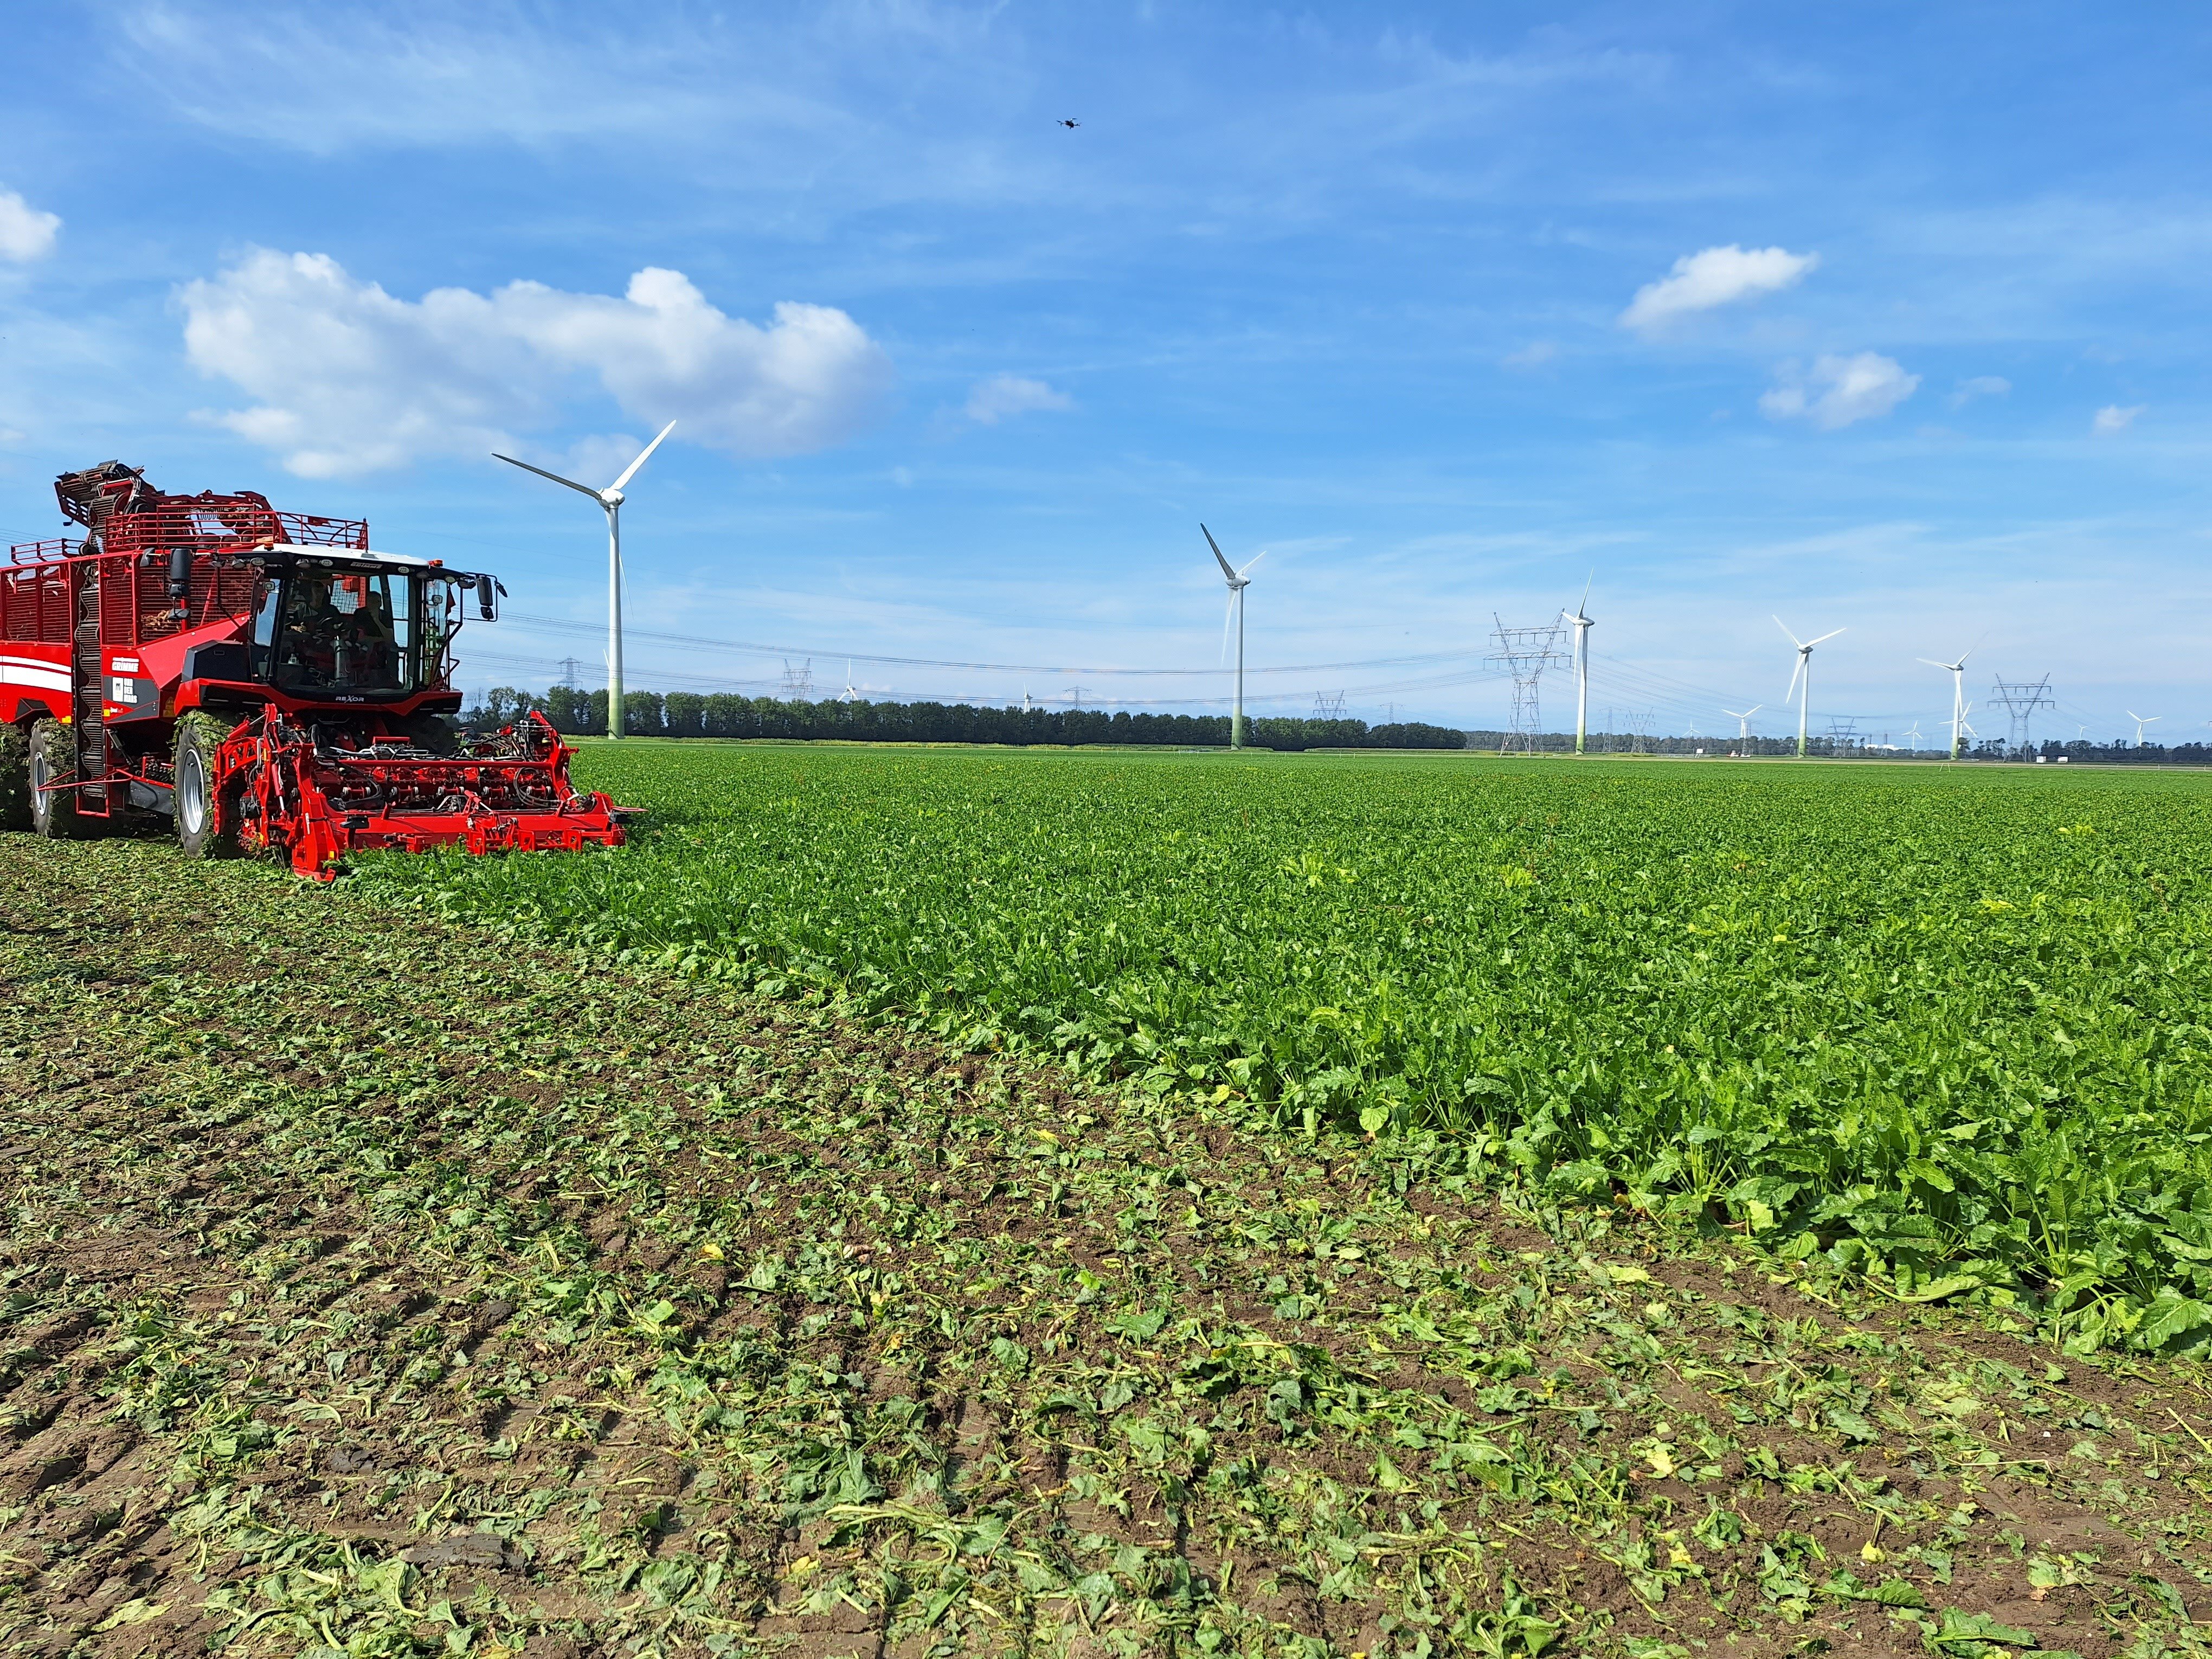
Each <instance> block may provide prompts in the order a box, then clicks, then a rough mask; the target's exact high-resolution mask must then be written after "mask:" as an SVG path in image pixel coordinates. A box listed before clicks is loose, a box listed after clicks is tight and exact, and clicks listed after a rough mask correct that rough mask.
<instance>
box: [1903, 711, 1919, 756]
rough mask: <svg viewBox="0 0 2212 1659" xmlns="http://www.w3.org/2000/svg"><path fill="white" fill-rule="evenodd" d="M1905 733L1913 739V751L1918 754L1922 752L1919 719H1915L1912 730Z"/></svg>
mask: <svg viewBox="0 0 2212 1659" xmlns="http://www.w3.org/2000/svg"><path fill="white" fill-rule="evenodd" d="M1905 736H1906V737H1907V738H1911V742H1912V752H1913V753H1914V754H1916V755H1917V754H1918V753H1919V752H1920V722H1919V721H1918V720H1915V721H1913V722H1912V729H1911V731H1910V732H1906V733H1905Z"/></svg>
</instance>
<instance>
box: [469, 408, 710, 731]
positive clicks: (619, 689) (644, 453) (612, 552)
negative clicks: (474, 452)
mask: <svg viewBox="0 0 2212 1659" xmlns="http://www.w3.org/2000/svg"><path fill="white" fill-rule="evenodd" d="M675 430H676V422H673V421H671V422H669V423H668V424H667V425H666V426H664V427H663V428H660V437H659V438H655V439H654V440H653V441H652V442H651V443H649V444H647V446H646V447H644V448H643V449H641V450H640V451H639V452H638V457H637V459H635V460H634V461H632V462H631V463H630V464H629V465H628V466H626V467H624V468H623V473H622V477H619V478H617V479H616V480H615V481H614V482H613V483H611V484H609V485H608V486H607V487H606V488H605V489H592V487H591V486H590V485H589V484H580V483H577V482H576V481H575V480H574V478H564V477H562V476H561V475H560V474H559V473H557V472H548V471H546V470H545V469H544V467H542V466H532V465H531V464H530V463H529V462H527V461H518V460H516V459H514V457H513V456H512V455H502V454H501V453H499V452H498V451H497V450H494V451H493V452H492V458H493V459H495V460H501V461H505V462H506V463H507V465H509V466H519V467H520V468H521V469H522V470H523V471H525V472H535V473H536V474H537V475H538V477H541V478H550V479H552V480H553V482H554V483H556V484H566V485H568V488H569V489H573V490H575V491H576V492H578V493H579V494H580V495H589V496H590V497H591V498H592V500H593V501H597V502H598V503H599V505H600V507H603V508H604V509H605V512H606V515H607V736H608V737H609V738H619V737H621V736H622V734H623V637H622V590H623V568H622V506H623V488H624V487H625V486H626V485H627V484H628V483H629V481H630V480H631V479H632V478H635V477H637V470H638V468H640V467H641V466H643V465H645V463H646V461H647V459H648V458H649V457H650V456H651V455H652V453H653V451H654V450H656V449H658V448H659V447H660V441H661V438H665V437H666V436H667V435H669V434H670V433H671V432H673V431H675Z"/></svg>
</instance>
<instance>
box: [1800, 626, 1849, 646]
mask: <svg viewBox="0 0 2212 1659" xmlns="http://www.w3.org/2000/svg"><path fill="white" fill-rule="evenodd" d="M1845 631H1846V630H1845V629H1840V628H1832V629H1829V630H1828V631H1827V632H1826V633H1825V634H1823V635H1820V639H1818V640H1808V641H1805V643H1806V644H1807V645H1808V646H1811V645H1818V644H1820V641H1821V640H1832V639H1833V638H1835V637H1836V635H1838V634H1841V633H1844V632H1845Z"/></svg>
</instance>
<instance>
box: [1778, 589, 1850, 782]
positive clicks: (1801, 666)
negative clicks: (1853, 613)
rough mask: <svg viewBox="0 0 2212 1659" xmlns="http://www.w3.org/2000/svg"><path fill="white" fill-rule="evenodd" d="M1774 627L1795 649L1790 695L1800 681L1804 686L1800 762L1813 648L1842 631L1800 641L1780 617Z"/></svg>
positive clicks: (1809, 701)
mask: <svg viewBox="0 0 2212 1659" xmlns="http://www.w3.org/2000/svg"><path fill="white" fill-rule="evenodd" d="M1774 625H1775V626H1776V627H1777V628H1778V629H1781V630H1782V631H1783V632H1784V634H1789V635H1790V644H1792V645H1794V646H1796V647H1797V666H1796V667H1795V668H1794V669H1792V670H1790V696H1794V695H1795V694H1796V691H1797V689H1798V685H1799V683H1800V682H1801V681H1802V683H1803V685H1804V696H1802V697H1800V698H1799V699H1798V703H1797V757H1798V759H1800V760H1802V759H1804V757H1805V716H1806V713H1807V711H1808V709H1809V708H1811V707H1812V704H1813V647H1814V646H1816V645H1820V644H1823V643H1825V642H1826V641H1829V640H1832V639H1833V638H1835V637H1836V635H1838V634H1840V633H1842V632H1843V631H1844V630H1843V629H1840V628H1832V629H1829V630H1828V631H1827V632H1826V633H1825V634H1823V635H1820V638H1819V639H1817V640H1801V639H1799V638H1798V637H1797V636H1796V635H1795V634H1790V624H1789V623H1785V622H1784V621H1783V620H1782V618H1781V617H1776V618H1775V619H1774ZM1790 696H1784V698H1783V699H1782V701H1783V702H1789V701H1790Z"/></svg>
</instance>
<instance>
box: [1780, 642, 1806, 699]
mask: <svg viewBox="0 0 2212 1659" xmlns="http://www.w3.org/2000/svg"><path fill="white" fill-rule="evenodd" d="M1804 671H1805V653H1803V652H1802V651H1800V652H1798V653H1797V665H1796V667H1795V668H1793V669H1791V670H1790V689H1789V690H1787V691H1784V693H1783V694H1782V701H1783V703H1784V706H1785V707H1786V706H1787V705H1788V704H1789V702H1790V700H1791V699H1792V698H1793V697H1795V696H1796V695H1797V677H1798V676H1799V675H1800V674H1802V673H1803V672H1804Z"/></svg>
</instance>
